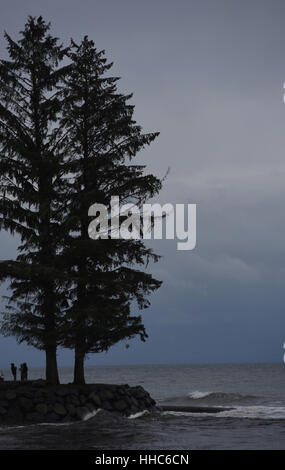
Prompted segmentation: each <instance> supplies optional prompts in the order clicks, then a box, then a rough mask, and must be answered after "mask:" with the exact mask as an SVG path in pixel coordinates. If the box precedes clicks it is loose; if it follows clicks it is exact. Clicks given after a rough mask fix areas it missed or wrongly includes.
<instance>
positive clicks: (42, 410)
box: [35, 403, 48, 415]
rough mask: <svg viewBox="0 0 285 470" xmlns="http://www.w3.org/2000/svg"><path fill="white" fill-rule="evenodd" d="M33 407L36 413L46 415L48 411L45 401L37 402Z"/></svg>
mask: <svg viewBox="0 0 285 470" xmlns="http://www.w3.org/2000/svg"><path fill="white" fill-rule="evenodd" d="M35 409H36V411H37V412H38V413H40V414H42V415H46V414H47V412H48V405H46V404H45V403H39V404H38V405H36V408H35Z"/></svg>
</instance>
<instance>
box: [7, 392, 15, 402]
mask: <svg viewBox="0 0 285 470" xmlns="http://www.w3.org/2000/svg"><path fill="white" fill-rule="evenodd" d="M16 398H17V393H16V392H15V391H14V390H8V392H7V393H6V399H7V400H15V399H16Z"/></svg>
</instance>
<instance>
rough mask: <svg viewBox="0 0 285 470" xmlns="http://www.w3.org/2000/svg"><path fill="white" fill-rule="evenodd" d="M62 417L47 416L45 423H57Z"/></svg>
mask: <svg viewBox="0 0 285 470" xmlns="http://www.w3.org/2000/svg"><path fill="white" fill-rule="evenodd" d="M60 419H61V417H60V416H59V415H57V414H55V413H48V414H46V415H45V423H56V422H57V421H59V420H60Z"/></svg>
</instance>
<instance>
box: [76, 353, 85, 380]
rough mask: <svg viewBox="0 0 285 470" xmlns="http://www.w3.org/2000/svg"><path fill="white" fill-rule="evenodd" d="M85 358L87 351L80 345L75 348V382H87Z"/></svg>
mask: <svg viewBox="0 0 285 470" xmlns="http://www.w3.org/2000/svg"><path fill="white" fill-rule="evenodd" d="M84 359H85V353H84V352H82V351H81V350H80V349H79V348H78V347H76V348H75V362H74V378H73V383H74V384H77V385H79V384H81V385H83V384H85V377H84Z"/></svg>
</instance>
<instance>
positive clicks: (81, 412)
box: [76, 406, 90, 420]
mask: <svg viewBox="0 0 285 470" xmlns="http://www.w3.org/2000/svg"><path fill="white" fill-rule="evenodd" d="M88 413H90V411H89V410H88V408H86V406H79V407H78V408H76V416H77V418H79V419H80V420H84V419H85V417H86V416H87V415H88Z"/></svg>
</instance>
